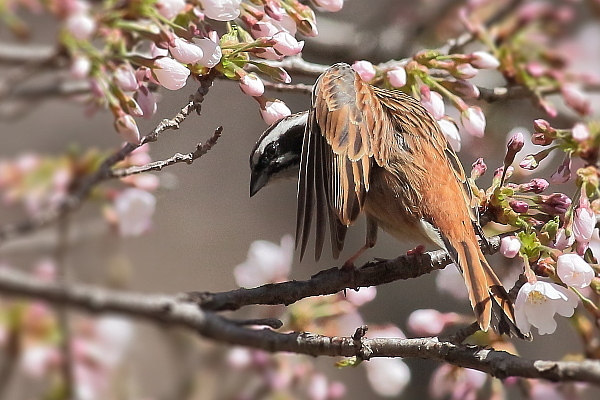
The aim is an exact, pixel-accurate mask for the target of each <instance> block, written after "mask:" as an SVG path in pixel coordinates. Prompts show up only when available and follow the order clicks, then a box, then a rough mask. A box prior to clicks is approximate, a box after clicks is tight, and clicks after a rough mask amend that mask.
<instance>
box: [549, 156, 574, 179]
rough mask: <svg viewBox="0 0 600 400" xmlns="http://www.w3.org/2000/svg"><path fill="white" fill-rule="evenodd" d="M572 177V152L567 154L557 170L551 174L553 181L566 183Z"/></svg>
mask: <svg viewBox="0 0 600 400" xmlns="http://www.w3.org/2000/svg"><path fill="white" fill-rule="evenodd" d="M569 179H571V154H567V155H566V156H565V159H564V160H563V162H562V164H560V165H559V166H558V169H557V170H556V172H554V173H553V174H552V175H551V176H550V180H551V181H552V183H565V182H567V181H568V180H569Z"/></svg>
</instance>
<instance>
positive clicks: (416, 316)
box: [407, 309, 459, 336]
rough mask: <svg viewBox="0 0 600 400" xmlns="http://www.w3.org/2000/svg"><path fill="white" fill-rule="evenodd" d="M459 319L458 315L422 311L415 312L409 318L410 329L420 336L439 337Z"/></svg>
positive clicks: (427, 310) (431, 310) (436, 311)
mask: <svg viewBox="0 0 600 400" xmlns="http://www.w3.org/2000/svg"><path fill="white" fill-rule="evenodd" d="M458 318H459V316H458V314H455V313H447V314H443V313H441V312H439V311H438V310H433V309H421V310H415V311H413V312H412V313H411V314H410V315H409V317H408V321H407V324H408V328H409V329H410V330H411V331H412V332H413V333H414V334H415V335H419V336H437V335H439V334H440V333H441V332H442V331H443V330H444V328H445V327H446V326H447V325H448V324H451V323H453V322H455V321H457V320H458Z"/></svg>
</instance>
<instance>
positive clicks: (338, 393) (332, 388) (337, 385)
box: [327, 381, 346, 400]
mask: <svg viewBox="0 0 600 400" xmlns="http://www.w3.org/2000/svg"><path fill="white" fill-rule="evenodd" d="M345 395H346V386H345V385H344V384H343V383H342V382H338V381H335V382H331V384H330V385H329V390H328V394H327V398H328V399H329V400H337V399H343V398H344V396H345Z"/></svg>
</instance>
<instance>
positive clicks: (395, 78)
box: [386, 67, 406, 88]
mask: <svg viewBox="0 0 600 400" xmlns="http://www.w3.org/2000/svg"><path fill="white" fill-rule="evenodd" d="M386 76H387V78H388V80H389V81H390V85H392V86H393V87H395V88H401V87H403V86H404V85H406V70H405V69H404V68H403V67H396V68H392V69H390V70H388V71H387V72H386Z"/></svg>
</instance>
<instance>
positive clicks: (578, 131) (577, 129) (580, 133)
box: [571, 122, 590, 143]
mask: <svg viewBox="0 0 600 400" xmlns="http://www.w3.org/2000/svg"><path fill="white" fill-rule="evenodd" d="M571 136H573V139H574V140H576V141H578V142H580V143H581V142H585V141H586V140H588V139H589V138H590V131H589V130H588V128H587V126H586V125H585V124H582V123H581V122H578V123H576V124H575V126H573V130H572V131H571Z"/></svg>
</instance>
